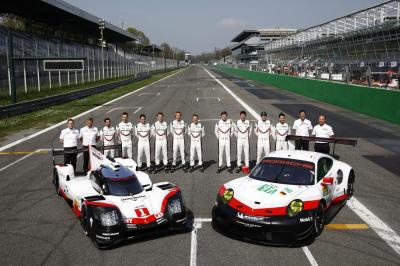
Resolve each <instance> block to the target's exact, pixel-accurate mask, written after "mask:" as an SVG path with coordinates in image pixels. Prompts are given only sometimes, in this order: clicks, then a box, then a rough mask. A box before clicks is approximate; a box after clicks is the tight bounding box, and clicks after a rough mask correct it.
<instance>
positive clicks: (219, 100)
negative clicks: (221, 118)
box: [196, 97, 221, 102]
mask: <svg viewBox="0 0 400 266" xmlns="http://www.w3.org/2000/svg"><path fill="white" fill-rule="evenodd" d="M199 99H217V100H218V102H221V98H219V97H196V102H199Z"/></svg>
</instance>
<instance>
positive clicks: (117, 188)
mask: <svg viewBox="0 0 400 266" xmlns="http://www.w3.org/2000/svg"><path fill="white" fill-rule="evenodd" d="M105 183H106V186H107V189H108V194H109V195H113V196H130V195H136V194H139V193H141V192H142V191H143V187H142V185H141V184H140V183H139V181H138V180H137V178H136V176H131V177H125V178H107V179H106V180H105Z"/></svg>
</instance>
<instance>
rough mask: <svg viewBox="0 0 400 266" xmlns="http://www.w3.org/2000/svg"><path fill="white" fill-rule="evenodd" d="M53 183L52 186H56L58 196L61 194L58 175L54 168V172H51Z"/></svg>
mask: <svg viewBox="0 0 400 266" xmlns="http://www.w3.org/2000/svg"><path fill="white" fill-rule="evenodd" d="M53 184H54V187H55V188H56V193H57V195H58V196H61V194H60V177H59V176H58V173H57V170H56V169H55V168H54V174H53Z"/></svg>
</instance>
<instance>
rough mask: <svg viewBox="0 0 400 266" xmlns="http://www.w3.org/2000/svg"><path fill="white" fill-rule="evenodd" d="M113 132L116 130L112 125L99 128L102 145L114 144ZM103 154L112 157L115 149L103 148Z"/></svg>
mask: <svg viewBox="0 0 400 266" xmlns="http://www.w3.org/2000/svg"><path fill="white" fill-rule="evenodd" d="M115 133H116V131H115V128H114V127H113V126H111V127H103V128H102V129H101V130H100V139H101V141H102V142H103V146H104V147H107V146H113V145H115ZM104 155H105V156H109V157H111V158H114V155H115V150H114V149H112V150H104Z"/></svg>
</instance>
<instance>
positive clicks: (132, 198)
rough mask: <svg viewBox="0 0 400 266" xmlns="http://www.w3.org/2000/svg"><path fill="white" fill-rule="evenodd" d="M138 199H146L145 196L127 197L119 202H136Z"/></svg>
mask: <svg viewBox="0 0 400 266" xmlns="http://www.w3.org/2000/svg"><path fill="white" fill-rule="evenodd" d="M140 198H146V196H145V195H141V196H128V197H124V198H121V201H122V202H125V201H137V200H138V199H140Z"/></svg>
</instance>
